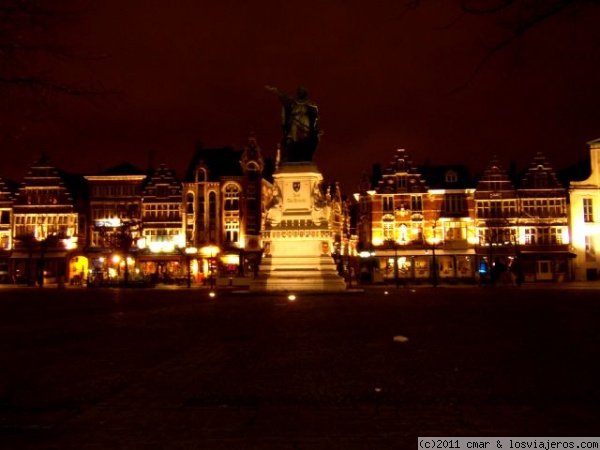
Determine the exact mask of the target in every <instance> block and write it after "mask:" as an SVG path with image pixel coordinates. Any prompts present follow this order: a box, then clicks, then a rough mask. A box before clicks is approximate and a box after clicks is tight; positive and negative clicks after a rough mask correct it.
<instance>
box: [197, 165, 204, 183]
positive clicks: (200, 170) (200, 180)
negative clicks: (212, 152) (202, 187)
mask: <svg viewBox="0 0 600 450" xmlns="http://www.w3.org/2000/svg"><path fill="white" fill-rule="evenodd" d="M205 181H206V169H205V168H204V167H198V168H197V169H196V183H203V182H205Z"/></svg>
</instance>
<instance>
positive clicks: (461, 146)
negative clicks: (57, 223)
mask: <svg viewBox="0 0 600 450" xmlns="http://www.w3.org/2000/svg"><path fill="white" fill-rule="evenodd" d="M402 3H403V2H402V1H401V0H396V1H392V0H374V1H370V2H365V1H361V2H358V1H348V0H306V1H304V2H301V3H297V2H296V3H295V2H284V1H281V0H278V1H261V2H239V1H237V0H236V1H233V0H218V1H216V0H215V1H198V0H179V1H174V2H165V1H162V0H145V1H142V0H129V1H122V0H103V1H102V2H94V4H93V5H92V6H90V7H89V10H87V11H86V12H85V14H83V15H82V16H81V17H80V18H78V19H77V20H76V21H74V22H73V23H72V24H70V25H67V26H64V27H63V29H62V30H61V35H62V38H63V40H64V41H65V42H68V43H71V44H73V45H75V46H76V47H75V48H76V49H77V51H78V52H79V54H81V55H87V56H89V57H86V58H83V59H81V60H77V61H67V62H60V64H58V63H57V64H56V66H55V67H54V66H53V70H54V71H55V73H56V75H57V76H60V77H65V78H67V79H70V80H73V81H77V82H80V81H87V80H93V81H96V82H99V83H101V85H102V86H104V87H105V88H107V89H114V90H118V91H120V92H122V95H119V96H110V97H108V98H102V99H100V100H97V101H94V102H91V101H88V100H83V99H75V100H72V99H55V102H53V103H52V104H51V105H50V106H49V107H48V111H47V112H46V113H45V114H40V113H36V114H35V117H28V118H27V119H23V122H19V120H21V119H20V118H19V117H16V118H15V117H13V119H11V120H12V121H13V122H14V123H18V130H19V131H18V132H17V133H12V134H10V136H9V137H6V138H5V139H4V142H3V149H2V155H3V156H2V162H1V163H0V175H1V176H3V177H8V178H12V179H16V180H17V181H18V180H20V179H22V177H23V176H24V175H25V172H26V170H27V167H28V166H29V164H30V163H31V162H32V161H33V160H35V159H36V158H37V156H38V155H39V154H40V152H42V151H46V152H48V154H49V156H50V158H51V160H52V161H53V162H54V164H55V165H57V166H58V167H60V168H62V169H65V170H68V171H72V172H94V171H96V170H97V169H98V168H108V167H111V166H113V165H116V164H119V163H121V162H123V161H129V162H131V163H133V164H136V165H138V166H140V167H142V168H145V167H147V164H148V154H149V152H154V154H155V162H156V163H161V162H164V163H166V164H167V165H169V166H171V167H173V168H174V169H176V170H177V173H178V174H179V175H183V171H184V169H185V167H186V165H187V163H188V162H189V160H190V158H191V155H192V153H193V150H194V143H195V142H197V141H201V142H203V143H204V145H205V146H224V145H234V146H238V147H241V146H243V145H244V143H245V142H246V139H247V136H248V133H249V132H250V130H254V131H255V132H256V135H257V139H258V143H259V145H260V146H261V147H262V149H263V151H264V152H265V153H266V154H268V155H272V154H273V152H274V149H275V147H276V144H277V142H278V141H279V139H280V127H279V121H280V106H279V102H278V100H277V98H276V97H275V96H274V95H273V94H271V93H269V92H267V91H265V90H264V86H265V85H273V86H277V87H279V88H280V89H281V90H284V91H287V92H289V93H294V92H295V90H296V88H297V87H298V86H299V85H302V86H305V87H306V88H307V89H308V91H309V95H310V98H311V99H312V100H313V101H314V102H315V103H317V105H318V107H319V111H320V120H321V126H322V128H323V130H324V135H323V137H322V141H321V144H320V146H319V149H318V150H317V154H316V162H317V165H318V166H319V168H320V169H321V171H322V172H323V174H324V176H325V178H326V179H328V180H331V181H333V180H338V181H340V182H341V183H342V187H343V190H344V192H346V193H351V192H352V191H354V190H355V186H356V182H357V180H358V177H359V176H360V174H361V173H362V172H363V171H365V170H366V171H370V170H371V166H372V164H373V163H377V162H379V163H382V164H383V165H387V163H388V161H389V160H390V158H391V156H392V154H393V152H394V151H395V150H396V149H397V148H406V149H407V150H408V151H409V152H410V153H411V154H412V156H413V159H414V162H415V163H417V164H421V163H423V162H424V161H425V160H429V161H430V162H431V163H433V164H451V163H466V164H469V166H470V167H471V170H472V172H474V173H476V172H479V171H481V170H482V169H483V168H484V167H485V165H486V164H487V163H488V162H489V160H490V157H491V155H492V154H493V153H496V154H497V155H498V156H499V158H500V161H501V162H502V164H503V165H504V166H505V167H508V165H509V163H510V161H513V160H514V161H516V162H517V164H518V166H519V167H520V168H521V167H523V166H525V165H527V164H529V162H530V161H531V160H532V159H533V157H534V155H535V154H536V152H538V151H542V152H544V154H545V155H546V156H547V157H548V159H549V161H550V163H551V164H552V165H553V166H554V167H555V168H562V167H565V166H567V165H570V164H572V163H575V162H577V161H579V160H581V159H583V158H585V157H586V156H587V154H588V150H587V146H586V142H587V141H589V140H592V139H595V138H598V137H600V107H599V106H598V100H600V82H599V80H600V29H598V27H597V26H596V24H597V21H598V19H600V14H598V11H592V13H590V12H588V13H587V14H585V15H580V16H577V17H575V18H573V17H567V16H563V17H559V18H556V19H554V20H552V21H550V22H549V23H547V24H544V26H542V27H539V28H537V29H534V30H533V31H532V32H531V33H529V34H527V36H526V37H524V38H523V39H522V40H520V41H519V42H518V43H517V44H516V45H513V46H511V47H510V48H509V49H506V50H504V51H502V52H501V53H499V54H497V55H496V56H495V57H494V58H492V59H491V60H490V61H489V62H488V63H487V64H486V65H485V66H484V67H483V68H482V70H481V71H480V72H479V73H478V74H477V76H476V77H475V78H474V79H473V80H472V81H470V82H469V83H468V84H467V85H466V86H465V87H464V88H462V89H459V90H456V88H458V87H459V86H461V85H463V84H464V83H465V82H467V81H468V80H469V77H470V75H471V73H472V71H473V70H474V68H475V67H476V66H477V64H478V63H479V62H480V61H481V59H482V58H483V57H484V56H485V55H486V52H487V49H488V48H489V46H491V45H492V44H494V43H496V42H498V39H501V38H502V30H501V29H500V28H498V27H496V26H495V25H494V21H493V20H492V18H490V17H463V18H459V19H458V20H455V19H456V18H457V12H456V9H455V8H454V7H453V6H451V5H452V4H453V2H450V1H448V2H446V1H444V2H442V1H431V2H429V3H428V4H427V5H425V6H423V7H422V8H420V9H418V10H417V11H415V12H409V13H407V14H404V15H401V14H400V12H401V10H402ZM100 56H101V57H100ZM14 123H13V125H14Z"/></svg>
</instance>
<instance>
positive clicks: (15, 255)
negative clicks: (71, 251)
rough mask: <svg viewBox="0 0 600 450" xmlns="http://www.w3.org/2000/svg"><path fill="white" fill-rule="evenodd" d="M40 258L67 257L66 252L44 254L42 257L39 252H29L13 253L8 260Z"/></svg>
mask: <svg viewBox="0 0 600 450" xmlns="http://www.w3.org/2000/svg"><path fill="white" fill-rule="evenodd" d="M42 256H43V257H44V258H45V259H50V258H65V257H66V256H67V252H66V251H60V252H45V253H44V254H43V255H41V254H40V252H33V253H31V254H30V253H29V252H13V253H12V255H10V259H28V258H33V259H40V258H41V257H42Z"/></svg>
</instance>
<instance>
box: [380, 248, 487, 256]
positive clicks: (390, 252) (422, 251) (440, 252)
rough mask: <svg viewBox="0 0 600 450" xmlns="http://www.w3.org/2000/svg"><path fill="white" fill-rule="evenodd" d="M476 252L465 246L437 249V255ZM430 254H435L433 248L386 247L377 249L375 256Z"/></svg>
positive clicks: (467, 254)
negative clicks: (395, 249)
mask: <svg viewBox="0 0 600 450" xmlns="http://www.w3.org/2000/svg"><path fill="white" fill-rule="evenodd" d="M474 254H475V249H473V248H465V249H461V250H457V249H454V250H445V249H441V248H436V249H435V256H470V255H474ZM396 255H397V256H430V255H433V250H432V249H411V250H408V249H400V248H399V249H398V250H397V251H394V250H393V249H384V250H375V256H386V257H393V256H396Z"/></svg>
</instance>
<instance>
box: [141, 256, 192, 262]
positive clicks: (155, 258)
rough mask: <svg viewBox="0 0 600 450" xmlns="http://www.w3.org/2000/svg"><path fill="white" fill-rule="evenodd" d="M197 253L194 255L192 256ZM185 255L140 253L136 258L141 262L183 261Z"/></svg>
mask: <svg viewBox="0 0 600 450" xmlns="http://www.w3.org/2000/svg"><path fill="white" fill-rule="evenodd" d="M194 256H195V255H192V258H193V257H194ZM183 257H184V255H139V256H137V257H136V259H137V260H138V261H140V262H144V261H181V258H183Z"/></svg>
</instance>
